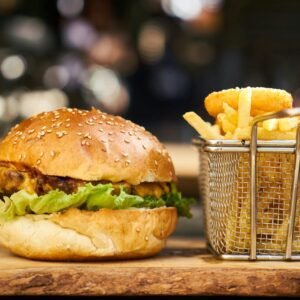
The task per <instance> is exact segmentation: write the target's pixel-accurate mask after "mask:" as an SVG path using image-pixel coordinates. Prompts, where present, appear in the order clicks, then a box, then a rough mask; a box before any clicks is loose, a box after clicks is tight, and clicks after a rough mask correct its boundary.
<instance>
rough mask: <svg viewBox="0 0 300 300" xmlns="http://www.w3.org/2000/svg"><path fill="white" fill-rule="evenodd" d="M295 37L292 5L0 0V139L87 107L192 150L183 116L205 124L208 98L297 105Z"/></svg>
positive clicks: (298, 40)
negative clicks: (238, 90)
mask: <svg viewBox="0 0 300 300" xmlns="http://www.w3.org/2000/svg"><path fill="white" fill-rule="evenodd" d="M299 33H300V1H297V0H289V1H279V0H274V1H269V0H251V1H250V0H249V1H248V0H242V1H239V0H224V1H222V0H184V1H182V0H161V1H160V0H140V1H136V0H127V1H122V0H85V1H84V0H58V1H55V0H43V1H40V0H26V1H25V0H0V96H1V97H0V125H1V131H0V134H1V135H3V134H5V133H6V132H7V130H8V128H9V127H10V126H11V125H12V124H13V123H15V122H18V121H19V120H20V119H22V118H25V117H27V116H30V115H32V114H33V113H36V112H38V111H40V110H46V109H52V108H56V107H59V106H62V105H68V106H71V107H75V106H77V107H82V108H88V107H90V106H91V105H93V106H95V107H98V108H100V109H102V110H104V111H107V112H110V113H113V114H120V115H123V116H125V117H126V118H129V119H131V120H133V121H135V122H137V123H139V124H141V125H144V126H145V127H146V128H147V129H148V130H150V131H151V132H152V133H154V134H156V135H157V136H158V137H159V138H160V139H161V140H162V141H164V142H176V143H183V142H186V143H189V142H190V140H191V138H192V137H193V136H194V135H195V133H194V131H193V129H191V128H190V127H189V126H188V125H187V124H186V123H185V122H184V121H183V119H182V114H183V113H184V112H186V111H189V110H194V111H196V112H197V113H199V114H200V115H202V116H204V118H206V119H207V120H209V118H208V116H207V115H206V113H205V111H204V107H203V99H204V98H205V96H206V95H207V94H208V93H210V92H212V91H216V90H220V89H224V88H230V87H235V86H240V87H242V86H248V85H251V86H267V87H276V88H283V89H286V90H288V91H289V92H291V93H292V94H293V96H294V97H295V103H297V101H299V100H298V98H299V97H300V89H299V87H300V76H299V75H300V74H299V73H300V56H299V53H300V52H299V51H300V34H299ZM45 90H46V91H47V92H45Z"/></svg>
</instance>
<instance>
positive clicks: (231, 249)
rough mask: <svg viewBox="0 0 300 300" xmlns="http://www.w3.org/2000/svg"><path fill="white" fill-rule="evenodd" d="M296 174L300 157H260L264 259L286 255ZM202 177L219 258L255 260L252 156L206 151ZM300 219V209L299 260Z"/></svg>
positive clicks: (296, 245) (298, 245) (299, 228)
mask: <svg viewBox="0 0 300 300" xmlns="http://www.w3.org/2000/svg"><path fill="white" fill-rule="evenodd" d="M293 170H294V154H289V153H257V169H256V176H257V190H256V199H257V254H258V255H260V254H261V255H284V254H285V246H286V236H287V226H288V217H289V208H290V199H291V185H292V179H293ZM199 178H200V182H199V183H200V193H201V197H202V199H203V201H204V213H205V227H206V232H207V238H208V242H209V244H210V246H211V247H212V248H213V250H214V251H215V252H216V253H217V254H235V255H239V254H248V255H249V253H250V164H249V153H241V152H236V153H226V152H222V153H218V152H204V151H203V150H202V151H200V177H199ZM299 198H300V194H298V199H299ZM298 203H299V200H298ZM299 215H300V207H299V205H298V207H297V211H296V221H295V231H294V241H293V254H294V255H295V254H298V255H299V254H300V218H299Z"/></svg>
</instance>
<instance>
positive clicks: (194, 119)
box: [183, 112, 222, 140]
mask: <svg viewBox="0 0 300 300" xmlns="http://www.w3.org/2000/svg"><path fill="white" fill-rule="evenodd" d="M183 118H184V119H185V120H186V121H187V122H188V123H189V124H190V125H191V126H192V127H193V128H194V129H195V130H196V131H197V132H198V133H199V134H200V135H201V136H202V137H203V138H205V139H212V140H214V139H221V138H222V136H221V135H219V134H216V132H215V130H214V129H213V128H212V126H211V125H209V124H208V123H206V122H205V121H204V120H203V119H202V118H201V117H200V116H198V115H197V114H196V113H194V112H187V113H185V114H184V115H183Z"/></svg>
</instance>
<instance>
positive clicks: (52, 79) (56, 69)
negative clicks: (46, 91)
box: [43, 65, 70, 88]
mask: <svg viewBox="0 0 300 300" xmlns="http://www.w3.org/2000/svg"><path fill="white" fill-rule="evenodd" d="M69 81H70V74H69V72H68V70H67V69H66V68H65V67H64V66H60V65H54V66H51V67H49V68H48V69H47V70H46V72H45V74H44V77H43V82H44V85H45V86H46V87H49V88H64V87H65V86H66V85H67V84H68V82H69Z"/></svg>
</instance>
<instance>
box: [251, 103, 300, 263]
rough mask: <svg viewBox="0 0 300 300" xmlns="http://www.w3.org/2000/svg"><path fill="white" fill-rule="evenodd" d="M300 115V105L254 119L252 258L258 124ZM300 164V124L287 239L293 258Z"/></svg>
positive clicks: (288, 253)
mask: <svg viewBox="0 0 300 300" xmlns="http://www.w3.org/2000/svg"><path fill="white" fill-rule="evenodd" d="M296 116H300V107H297V108H291V109H284V110H281V111H278V112H275V113H267V114H264V115H261V116H257V117H255V118H254V119H253V121H252V129H251V140H250V213H251V220H250V222H251V244H250V257H249V259H250V260H256V256H257V253H256V243H257V240H256V234H257V232H256V219H257V201H256V185H257V182H256V154H257V124H258V123H259V122H262V121H265V120H268V119H281V118H288V117H296ZM299 164H300V124H298V127H297V133H296V146H295V171H294V175H293V185H292V190H291V195H292V198H291V205H290V214H289V222H288V232H287V241H286V252H285V258H286V259H291V256H292V242H293V235H294V226H295V216H296V205H297V192H298V176H299Z"/></svg>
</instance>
